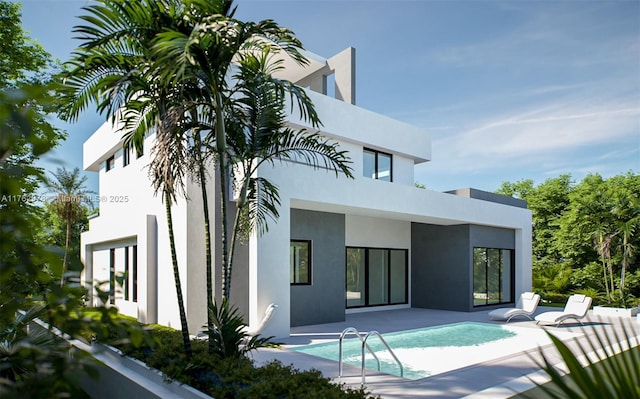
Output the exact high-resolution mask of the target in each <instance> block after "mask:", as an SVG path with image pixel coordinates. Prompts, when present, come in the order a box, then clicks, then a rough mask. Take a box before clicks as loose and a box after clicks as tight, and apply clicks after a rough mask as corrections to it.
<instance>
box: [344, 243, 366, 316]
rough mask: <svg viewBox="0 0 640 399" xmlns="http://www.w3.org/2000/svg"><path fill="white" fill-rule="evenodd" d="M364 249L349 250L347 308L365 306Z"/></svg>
mask: <svg viewBox="0 0 640 399" xmlns="http://www.w3.org/2000/svg"><path fill="white" fill-rule="evenodd" d="M364 253H365V250H364V248H347V278H346V280H347V307H348V308H349V307H354V306H364V304H365V303H364V283H365V280H364V261H365V256H364Z"/></svg>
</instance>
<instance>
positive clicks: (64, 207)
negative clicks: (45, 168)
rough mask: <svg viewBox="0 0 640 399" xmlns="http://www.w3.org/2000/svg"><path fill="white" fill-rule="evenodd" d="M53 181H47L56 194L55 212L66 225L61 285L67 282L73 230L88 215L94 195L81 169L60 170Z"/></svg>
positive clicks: (54, 174)
mask: <svg viewBox="0 0 640 399" xmlns="http://www.w3.org/2000/svg"><path fill="white" fill-rule="evenodd" d="M51 174H52V176H53V179H49V180H48V181H47V186H48V187H49V192H50V193H52V194H55V198H54V199H53V200H52V201H51V202H52V208H53V211H54V212H55V213H56V214H57V215H58V216H59V217H60V218H61V219H62V220H64V222H65V224H66V229H65V231H66V233H65V242H64V258H63V260H62V272H61V273H60V282H61V284H63V283H64V281H65V273H66V272H67V270H68V262H67V258H68V255H69V248H70V247H71V238H72V237H71V232H72V230H71V228H72V226H73V225H74V223H77V222H78V221H79V220H81V219H82V218H83V217H85V215H86V208H85V206H90V207H91V206H93V204H92V202H91V198H90V197H89V195H90V194H91V193H93V192H92V191H91V190H88V189H86V188H85V186H84V185H85V183H86V181H87V177H86V176H80V169H79V168H77V167H76V168H74V169H73V170H72V171H68V170H67V169H65V168H58V170H57V171H56V172H55V173H53V172H52V173H51Z"/></svg>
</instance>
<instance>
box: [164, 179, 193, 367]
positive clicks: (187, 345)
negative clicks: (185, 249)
mask: <svg viewBox="0 0 640 399" xmlns="http://www.w3.org/2000/svg"><path fill="white" fill-rule="evenodd" d="M164 203H165V205H164V206H165V210H166V212H167V227H168V229H169V245H170V246H171V262H172V264H173V277H174V281H175V284H176V295H177V297H178V309H179V311H180V324H181V327H182V343H183V345H184V352H185V354H186V355H187V358H191V357H192V355H193V351H192V350H191V339H189V325H188V323H187V313H186V311H185V308H184V300H183V296H182V284H181V283H180V269H179V268H178V256H177V254H176V242H175V237H174V235H173V218H172V216H171V195H170V194H169V192H168V191H165V192H164Z"/></svg>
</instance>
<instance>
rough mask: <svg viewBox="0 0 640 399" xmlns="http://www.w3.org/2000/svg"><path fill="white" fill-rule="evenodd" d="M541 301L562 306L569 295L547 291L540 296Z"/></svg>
mask: <svg viewBox="0 0 640 399" xmlns="http://www.w3.org/2000/svg"><path fill="white" fill-rule="evenodd" d="M540 296H541V297H542V300H543V301H546V302H550V303H557V304H561V305H564V304H565V303H567V299H569V296H570V295H569V294H561V293H559V292H553V291H547V292H542V293H541V294H540ZM543 305H544V303H543Z"/></svg>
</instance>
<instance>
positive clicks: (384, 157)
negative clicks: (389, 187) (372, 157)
mask: <svg viewBox="0 0 640 399" xmlns="http://www.w3.org/2000/svg"><path fill="white" fill-rule="evenodd" d="M378 180H384V181H391V155H388V154H382V153H378Z"/></svg>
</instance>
